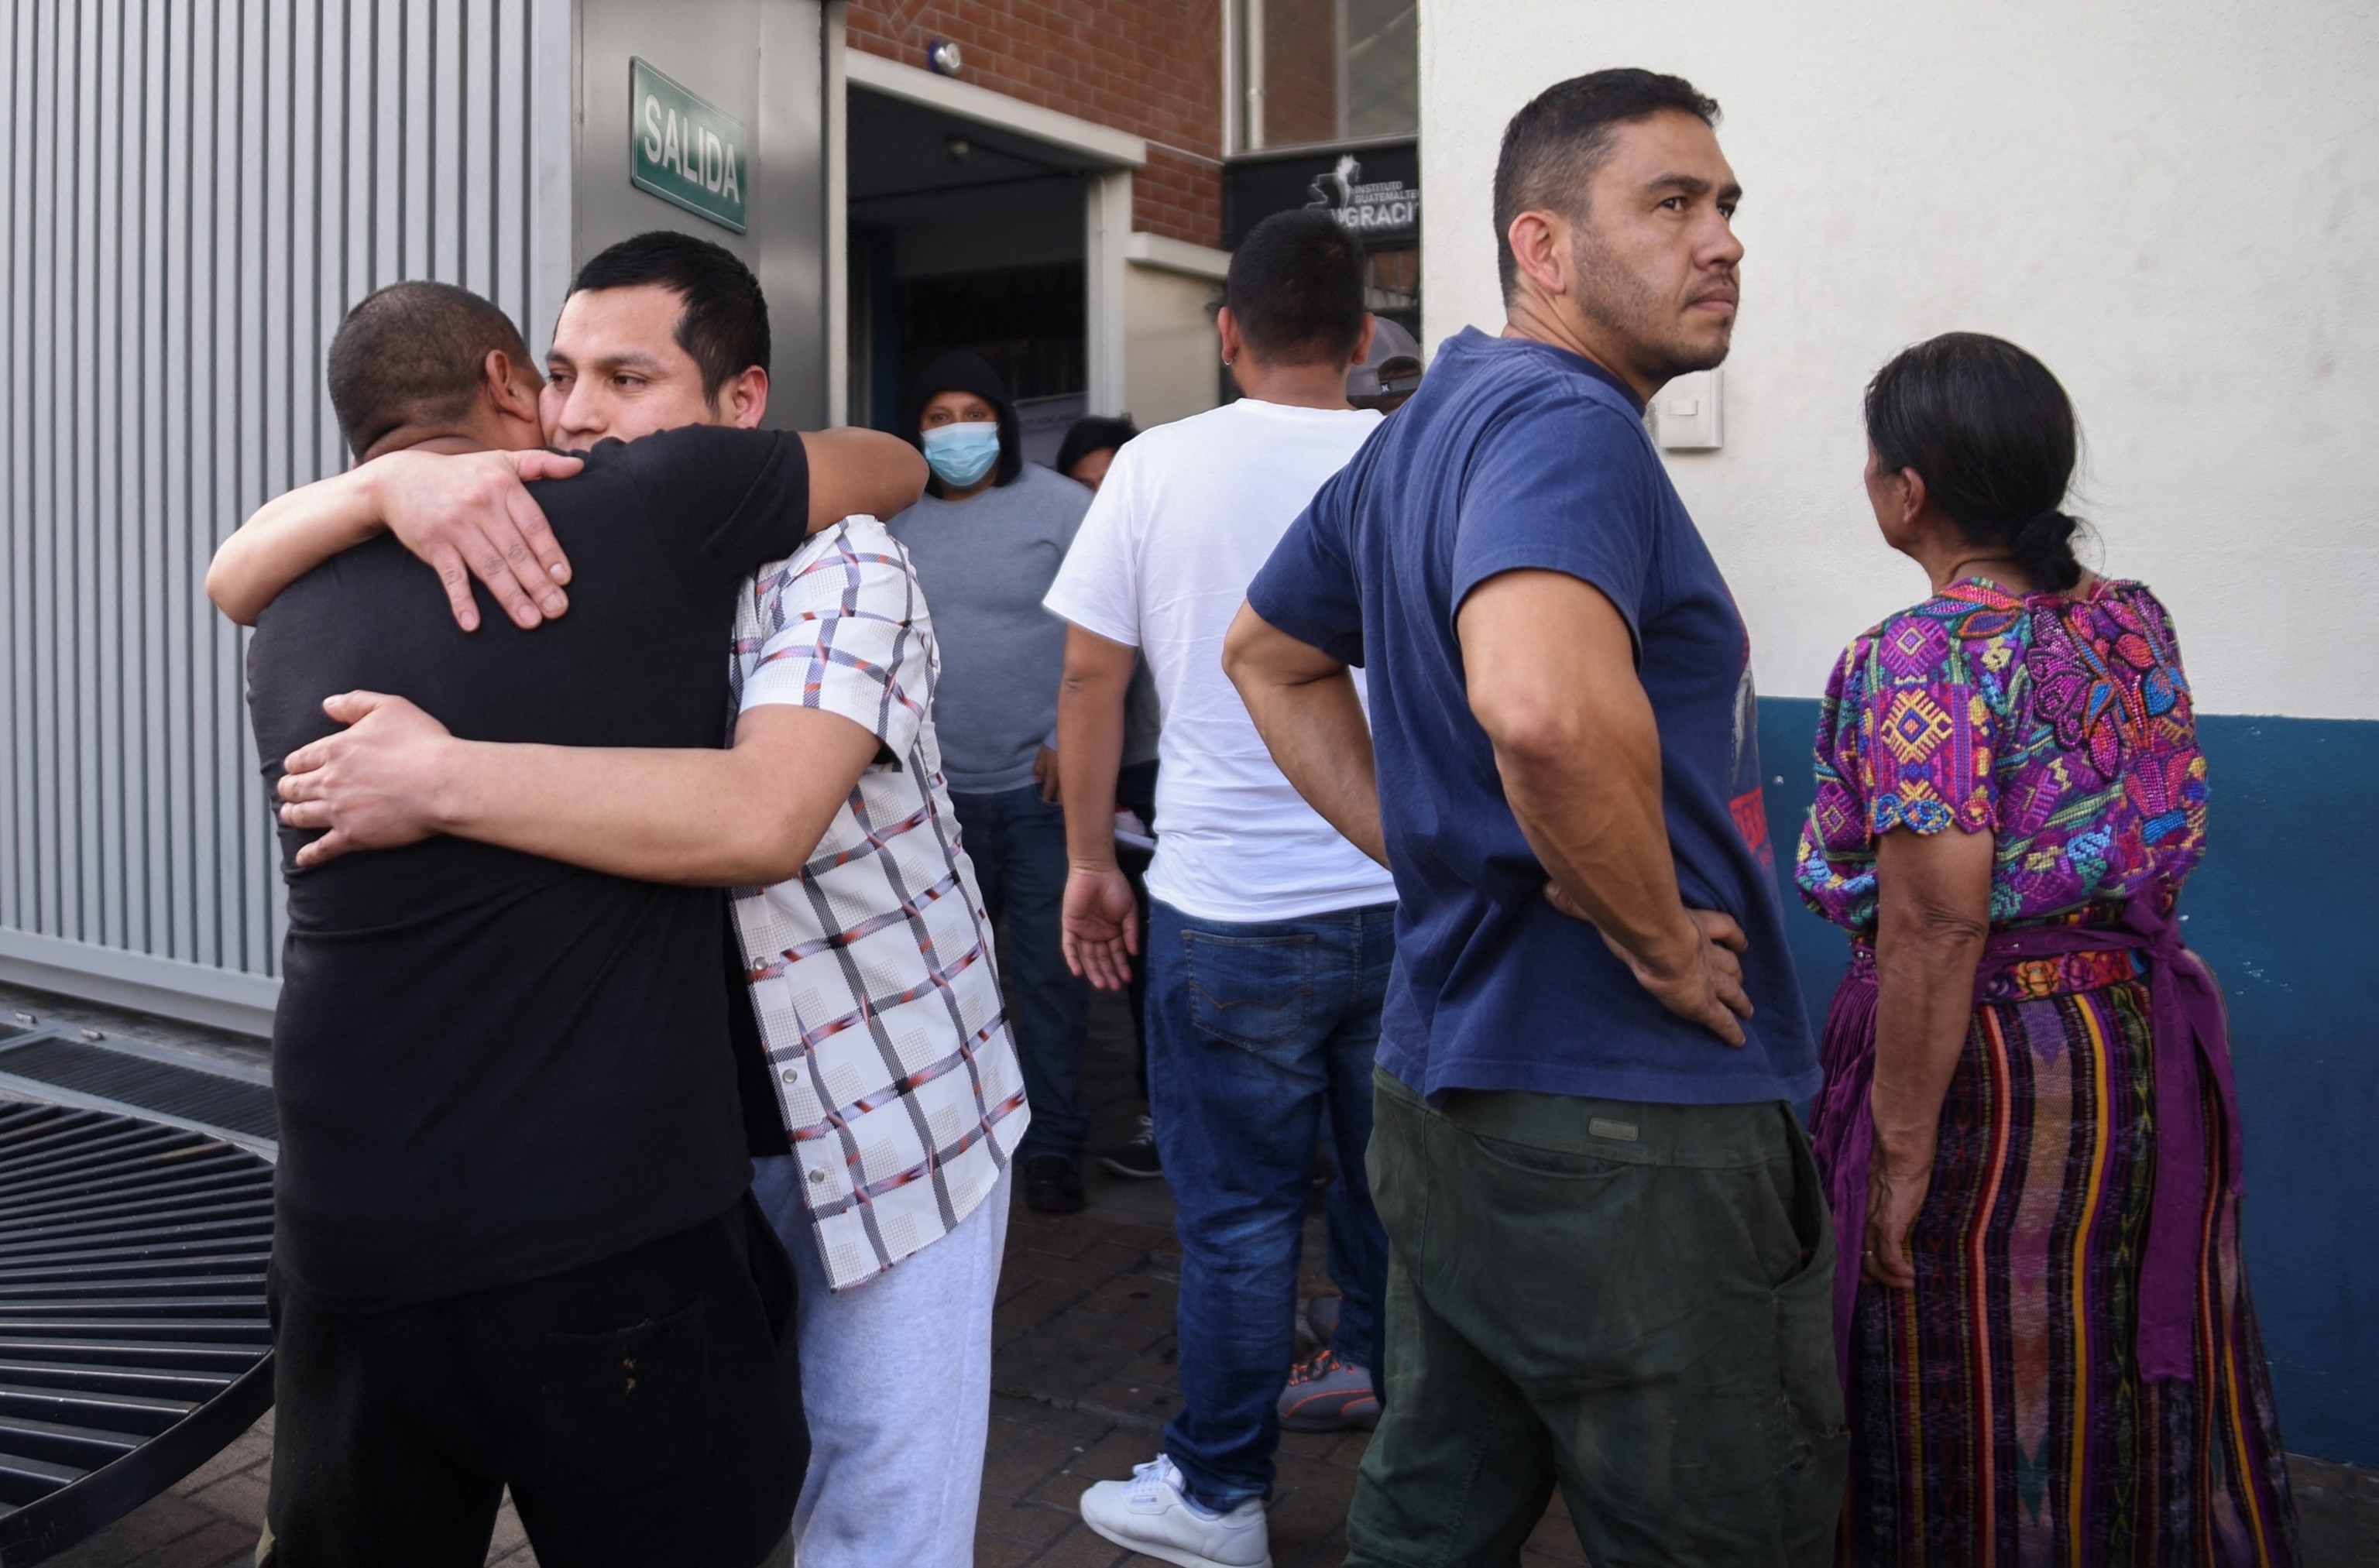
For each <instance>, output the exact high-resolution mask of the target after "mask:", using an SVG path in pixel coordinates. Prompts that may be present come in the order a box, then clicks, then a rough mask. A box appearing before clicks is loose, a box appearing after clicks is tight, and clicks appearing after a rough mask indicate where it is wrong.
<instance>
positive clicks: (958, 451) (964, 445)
mask: <svg viewBox="0 0 2379 1568" xmlns="http://www.w3.org/2000/svg"><path fill="white" fill-rule="evenodd" d="M998 461H999V427H998V426H997V425H990V424H985V423H984V422H983V421H982V420H980V419H975V420H970V421H968V422H967V423H965V424H963V425H936V426H935V427H934V428H932V429H930V430H927V431H926V432H925V462H926V464H927V465H928V466H930V467H931V468H932V469H933V471H934V472H935V474H936V476H939V477H940V479H941V481H942V483H944V484H945V485H948V486H949V488H952V489H954V490H962V489H965V488H967V487H968V486H970V485H972V484H974V483H975V482H976V481H978V480H980V479H981V478H982V477H983V476H984V475H985V474H988V473H990V472H991V465H992V464H995V463H996V462H998Z"/></svg>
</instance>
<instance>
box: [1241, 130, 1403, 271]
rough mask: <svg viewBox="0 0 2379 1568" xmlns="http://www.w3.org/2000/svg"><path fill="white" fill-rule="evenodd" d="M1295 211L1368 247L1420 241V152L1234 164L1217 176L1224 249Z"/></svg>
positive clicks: (1366, 151) (1373, 149)
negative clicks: (1321, 219)
mask: <svg viewBox="0 0 2379 1568" xmlns="http://www.w3.org/2000/svg"><path fill="white" fill-rule="evenodd" d="M1296 207H1320V208H1323V209H1326V210H1327V211H1329V212H1330V213H1331V214H1332V215H1333V216H1334V217H1335V218H1336V219H1337V220H1338V222H1339V223H1343V224H1345V225H1346V229H1347V230H1348V232H1350V233H1352V234H1353V235H1356V236H1357V237H1358V238H1359V239H1361V240H1362V241H1363V243H1364V244H1365V245H1367V246H1378V245H1383V244H1389V245H1401V244H1406V243H1409V242H1411V241H1414V240H1417V239H1419V237H1420V144H1419V142H1416V141H1401V142H1390V143H1386V144H1374V145H1371V146H1366V147H1361V148H1357V149H1352V150H1349V151H1337V150H1334V149H1330V148H1322V149H1311V148H1309V149H1307V150H1306V151H1302V152H1286V153H1268V154H1264V155H1262V156H1259V157H1253V158H1241V159H1234V160H1232V162H1231V163H1229V164H1227V165H1226V167H1225V168H1224V170H1223V243H1224V244H1225V245H1226V246H1230V247H1234V248H1236V247H1238V243H1239V241H1240V239H1241V238H1243V237H1244V236H1245V235H1246V234H1247V232H1248V231H1249V230H1250V229H1251V228H1253V227H1255V226H1256V225H1257V224H1258V223H1262V222H1263V220H1265V219H1266V218H1269V217H1271V216H1272V215H1273V214H1274V212H1286V211H1289V210H1290V209H1291V208H1296Z"/></svg>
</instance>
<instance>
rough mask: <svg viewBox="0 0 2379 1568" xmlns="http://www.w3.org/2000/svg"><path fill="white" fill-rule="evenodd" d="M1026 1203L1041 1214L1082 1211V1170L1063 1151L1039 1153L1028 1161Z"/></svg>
mask: <svg viewBox="0 0 2379 1568" xmlns="http://www.w3.org/2000/svg"><path fill="white" fill-rule="evenodd" d="M1024 1206H1025V1207H1026V1208H1028V1209H1030V1210H1032V1211H1033V1212H1035V1213H1038V1214H1079V1213H1081V1212H1082V1173H1081V1172H1080V1171H1078V1170H1076V1169H1075V1168H1074V1162H1073V1161H1071V1160H1069V1159H1068V1158H1066V1156H1064V1155H1063V1154H1035V1155H1033V1158H1031V1159H1029V1160H1027V1161H1025V1162H1024Z"/></svg>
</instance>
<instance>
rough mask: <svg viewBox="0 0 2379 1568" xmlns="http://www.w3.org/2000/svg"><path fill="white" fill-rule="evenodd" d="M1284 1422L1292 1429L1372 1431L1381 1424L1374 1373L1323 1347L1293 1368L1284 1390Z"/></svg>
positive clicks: (1282, 1408)
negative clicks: (1372, 1383)
mask: <svg viewBox="0 0 2379 1568" xmlns="http://www.w3.org/2000/svg"><path fill="white" fill-rule="evenodd" d="M1280 1424H1281V1426H1282V1427H1283V1428H1284V1429H1286V1430H1289V1431H1292V1432H1346V1431H1365V1432H1368V1431H1370V1430H1371V1429H1373V1428H1375V1427H1377V1426H1378V1425H1379V1424H1380V1396H1379V1393H1377V1392H1376V1391H1375V1390H1374V1389H1373V1388H1372V1387H1371V1373H1369V1372H1367V1371H1365V1370H1364V1369H1362V1368H1360V1367H1358V1366H1356V1365H1355V1364H1354V1363H1353V1362H1351V1361H1341V1360H1340V1359H1338V1356H1337V1353H1336V1352H1335V1351H1333V1350H1329V1349H1326V1348H1325V1349H1322V1350H1320V1351H1317V1352H1315V1353H1314V1356H1313V1358H1312V1359H1311V1360H1310V1361H1305V1362H1302V1363H1300V1364H1298V1366H1295V1367H1292V1368H1290V1369H1289V1372H1288V1386H1287V1387H1286V1388H1285V1389H1282V1390H1281V1391H1280Z"/></svg>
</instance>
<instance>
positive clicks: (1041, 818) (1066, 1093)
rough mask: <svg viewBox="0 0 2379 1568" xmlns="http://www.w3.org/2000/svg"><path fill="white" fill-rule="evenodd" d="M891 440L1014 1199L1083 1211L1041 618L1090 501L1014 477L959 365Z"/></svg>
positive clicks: (998, 409)
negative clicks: (981, 938) (1006, 1051)
mask: <svg viewBox="0 0 2379 1568" xmlns="http://www.w3.org/2000/svg"><path fill="white" fill-rule="evenodd" d="M901 430H902V433H903V434H905V435H908V436H910V437H911V438H912V440H915V441H916V442H917V444H918V445H919V447H921V448H922V449H923V450H924V454H925V462H926V464H927V465H928V466H929V467H931V468H932V469H933V478H932V479H931V480H930V481H929V482H928V484H927V486H926V491H925V495H924V499H922V500H920V501H918V502H917V503H916V504H915V505H914V506H912V507H911V508H909V510H907V511H906V512H903V513H900V514H899V515H898V516H896V517H894V518H893V519H892V520H891V522H890V524H889V526H890V528H891V531H892V535H893V537H895V538H897V539H899V540H900V543H901V545H902V546H903V547H904V548H906V549H907V550H908V552H909V560H910V561H911V563H912V566H913V567H914V568H915V570H916V573H917V580H918V582H919V584H920V585H922V586H923V587H924V591H925V597H926V598H927V599H928V600H929V601H930V602H931V603H932V605H933V607H934V632H935V635H936V637H937V638H939V640H940V643H941V679H940V682H939V684H938V685H937V686H936V688H935V692H934V722H935V725H936V728H937V729H938V730H939V731H940V734H941V745H942V774H943V777H944V778H945V779H946V780H947V781H948V786H949V795H950V803H951V805H952V806H953V807H954V808H955V809H956V811H957V813H958V819H959V827H960V834H961V839H960V842H961V847H962V848H963V849H964V850H965V851H966V854H967V856H968V858H969V859H970V860H972V862H974V870H975V875H976V877H977V878H978V879H979V881H980V883H981V885H982V888H983V897H984V904H985V905H986V906H987V908H988V909H989V911H990V912H991V916H992V918H993V919H994V920H1001V919H1003V918H1004V919H1005V922H1006V928H1005V932H1004V937H1005V940H1004V945H1003V948H1002V952H1001V957H1002V959H1004V963H1003V965H1002V973H1003V978H1004V979H1005V981H1006V993H1007V1003H1008V1022H1009V1025H1010V1027H1011V1029H1012V1030H1013V1031H1014V1032H1015V1037H1016V1043H1017V1049H1018V1054H1019V1055H1020V1057H1021V1059H1022V1063H1023V1067H1024V1092H1025V1096H1026V1098H1027V1100H1028V1101H1029V1103H1030V1104H1032V1106H1033V1124H1032V1126H1031V1127H1030V1128H1028V1129H1027V1130H1026V1132H1025V1134H1024V1139H1023V1142H1022V1144H1021V1145H1020V1147H1019V1148H1018V1150H1017V1158H1018V1160H1019V1161H1020V1164H1021V1165H1022V1167H1023V1173H1024V1195H1025V1201H1026V1202H1027V1203H1028V1204H1030V1205H1031V1206H1032V1207H1033V1208H1034V1209H1036V1210H1039V1211H1041V1212H1044V1213H1057V1214H1066V1213H1072V1212H1075V1211H1076V1210H1078V1209H1080V1208H1081V1206H1082V1182H1081V1170H1080V1166H1081V1157H1082V1144H1083V1140H1084V1138H1085V1136H1086V1135H1087V1134H1088V1132H1089V1130H1090V1114H1089V1111H1088V1110H1087V1109H1086V1108H1085V1106H1084V1105H1083V1103H1082V1045H1083V1040H1084V1033H1085V1028H1086V1024H1087V1019H1088V1011H1089V1002H1090V992H1089V987H1088V986H1087V985H1086V984H1085V983H1083V982H1082V981H1081V980H1079V979H1077V978H1076V977H1075V976H1074V975H1073V974H1072V973H1070V972H1069V971H1068V969H1067V967H1066V959H1065V954H1064V951H1063V949H1062V947H1060V944H1059V935H1058V911H1059V906H1060V904H1061V902H1062V900H1063V899H1064V896H1065V888H1066V864H1067V862H1066V818H1065V813H1064V811H1063V810H1062V809H1061V808H1060V807H1059V805H1058V804H1057V802H1056V800H1055V799H1054V798H1045V790H1044V786H1045V785H1046V786H1048V788H1047V790H1046V794H1047V796H1049V797H1054V796H1055V794H1056V788H1055V786H1056V778H1057V766H1056V765H1057V758H1056V754H1054V753H1053V752H1051V751H1050V750H1049V749H1048V744H1047V742H1048V738H1049V735H1050V732H1051V730H1052V728H1053V727H1054V725H1055V724H1056V721H1057V681H1058V677H1059V674H1060V672H1061V671H1062V669H1063V668H1064V665H1065V655H1066V628H1065V624H1064V623H1063V622H1062V621H1058V620H1057V617H1055V616H1053V615H1051V614H1050V613H1049V612H1048V611H1047V610H1045V609H1043V608H1042V607H1041V600H1042V598H1043V597H1045V595H1046V594H1047V593H1048V591H1049V585H1050V583H1051V582H1052V581H1054V580H1055V579H1056V577H1057V568H1058V566H1059V564H1060V563H1062V562H1063V561H1065V559H1066V550H1067V548H1068V547H1069V546H1070V545H1071V544H1072V543H1073V540H1074V532H1075V530H1076V529H1078V528H1080V527H1081V523H1082V514H1083V513H1085V512H1087V511H1089V510H1090V504H1091V492H1090V491H1089V490H1087V489H1085V488H1083V487H1081V485H1078V484H1076V483H1074V481H1072V480H1071V479H1068V478H1065V477H1062V476H1059V475H1057V474H1056V473H1054V472H1052V471H1051V470H1049V469H1046V468H1043V467H1039V466H1037V465H1035V464H1028V463H1026V462H1025V461H1024V452H1023V444H1022V440H1021V437H1020V433H1019V428H1018V425H1017V418H1016V406H1015V404H1014V403H1013V401H1012V400H1010V398H1009V397H1008V389H1007V387H1006V385H1005V384H1004V383H1003V382H1002V381H1001V380H1000V379H999V375H998V373H997V372H996V371H995V370H993V369H992V368H991V367H990V366H989V365H988V364H986V363H984V360H983V359H982V358H981V357H980V356H976V355H973V354H970V353H967V352H966V351H964V350H959V351H955V352H952V353H949V354H945V355H943V356H941V357H940V358H938V359H936V360H935V361H934V362H933V363H932V364H930V365H928V366H926V367H925V368H924V372H923V374H921V375H920V376H919V378H918V380H917V382H916V385H915V387H914V389H913V390H912V393H911V396H910V400H909V407H908V413H907V416H906V418H905V419H904V420H903V422H902V426H901Z"/></svg>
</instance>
